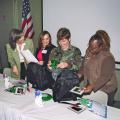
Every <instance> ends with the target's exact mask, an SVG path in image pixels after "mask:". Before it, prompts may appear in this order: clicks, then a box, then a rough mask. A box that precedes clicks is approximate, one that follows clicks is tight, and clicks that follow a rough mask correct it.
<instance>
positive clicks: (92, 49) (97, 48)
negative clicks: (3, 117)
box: [89, 40, 102, 55]
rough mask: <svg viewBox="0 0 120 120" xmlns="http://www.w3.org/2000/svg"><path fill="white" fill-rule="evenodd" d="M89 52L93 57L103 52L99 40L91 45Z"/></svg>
mask: <svg viewBox="0 0 120 120" xmlns="http://www.w3.org/2000/svg"><path fill="white" fill-rule="evenodd" d="M89 50H90V52H91V53H92V54H93V55H96V54H98V53H99V52H100V51H101V50H102V45H100V44H99V43H98V41H97V40H94V41H92V42H91V43H90V44H89Z"/></svg>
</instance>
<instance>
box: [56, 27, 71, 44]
mask: <svg viewBox="0 0 120 120" xmlns="http://www.w3.org/2000/svg"><path fill="white" fill-rule="evenodd" d="M70 37H71V33H70V31H69V29H67V28H60V29H59V30H58V32H57V41H58V42H59V41H60V40H62V39H69V38H70Z"/></svg>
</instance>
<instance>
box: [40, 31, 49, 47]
mask: <svg viewBox="0 0 120 120" xmlns="http://www.w3.org/2000/svg"><path fill="white" fill-rule="evenodd" d="M45 35H48V36H49V38H50V41H49V45H50V44H51V35H50V33H49V32H48V31H42V32H41V33H40V35H39V39H38V46H39V48H42V47H43V45H42V39H43V37H44V36H45Z"/></svg>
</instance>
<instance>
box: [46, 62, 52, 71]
mask: <svg viewBox="0 0 120 120" xmlns="http://www.w3.org/2000/svg"><path fill="white" fill-rule="evenodd" d="M47 66H48V68H49V69H50V70H52V67H51V61H48V64H47Z"/></svg>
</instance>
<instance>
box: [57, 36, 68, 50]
mask: <svg viewBox="0 0 120 120" xmlns="http://www.w3.org/2000/svg"><path fill="white" fill-rule="evenodd" d="M59 45H60V47H61V49H62V50H67V49H68V48H69V46H70V39H66V38H63V39H61V40H59Z"/></svg>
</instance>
